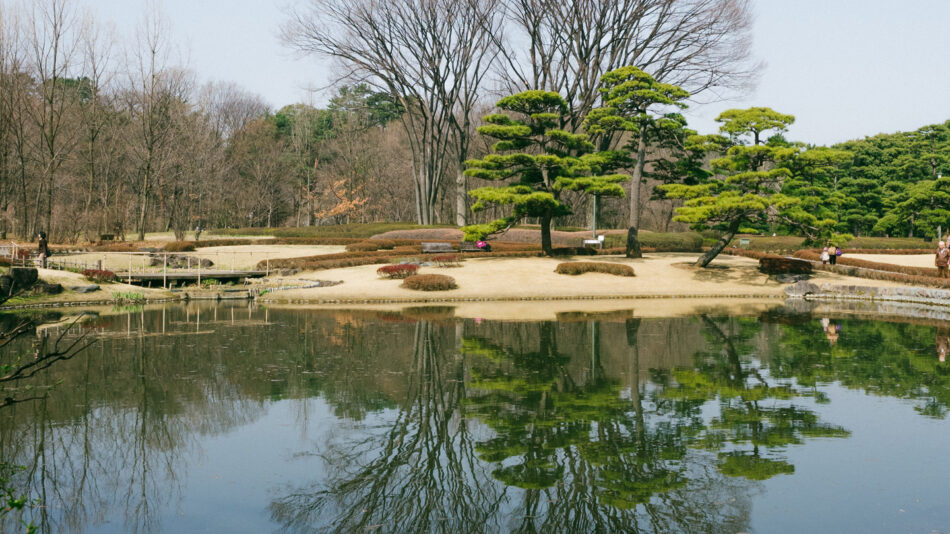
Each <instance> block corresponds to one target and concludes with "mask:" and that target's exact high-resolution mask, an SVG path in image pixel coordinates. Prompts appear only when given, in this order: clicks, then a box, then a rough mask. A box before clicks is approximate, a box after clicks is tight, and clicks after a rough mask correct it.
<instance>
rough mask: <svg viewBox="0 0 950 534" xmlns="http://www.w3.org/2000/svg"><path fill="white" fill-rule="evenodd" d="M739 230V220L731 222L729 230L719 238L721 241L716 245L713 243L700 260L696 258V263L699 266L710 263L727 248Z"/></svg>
mask: <svg viewBox="0 0 950 534" xmlns="http://www.w3.org/2000/svg"><path fill="white" fill-rule="evenodd" d="M738 231H739V221H734V222H732V223H730V224H729V230H727V231H726V233H725V234H724V235H723V236H722V237H721V238H720V239H719V241H717V242H716V244H715V245H713V247H712V248H711V249H709V250H708V251H707V252H706V253H705V254H703V255H702V256H700V257H699V259H698V260H696V263H695V265H696V266H698V267H705V266H707V265H709V263H710V262H711V261H713V259H715V258H716V256H718V255H719V253H720V252H722V249H724V248H726V246H727V245H728V244H729V242H730V241H732V238H733V237H735V236H736V232H738Z"/></svg>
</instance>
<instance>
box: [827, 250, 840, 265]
mask: <svg viewBox="0 0 950 534" xmlns="http://www.w3.org/2000/svg"><path fill="white" fill-rule="evenodd" d="M840 255H841V249H840V248H838V247H837V246H834V245H833V246H830V247H828V263H830V264H832V265H837V264H838V256H840Z"/></svg>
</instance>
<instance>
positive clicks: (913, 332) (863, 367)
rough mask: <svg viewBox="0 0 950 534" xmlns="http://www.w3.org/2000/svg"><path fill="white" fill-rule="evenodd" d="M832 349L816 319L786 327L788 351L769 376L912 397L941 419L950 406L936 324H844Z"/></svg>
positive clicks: (949, 378) (947, 366)
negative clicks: (938, 350) (938, 356)
mask: <svg viewBox="0 0 950 534" xmlns="http://www.w3.org/2000/svg"><path fill="white" fill-rule="evenodd" d="M841 326H842V328H841V333H840V335H839V337H838V341H837V342H836V343H835V344H834V345H833V346H829V345H828V343H827V342H826V341H825V340H824V336H823V334H822V333H821V326H820V325H818V324H817V322H816V321H812V322H809V323H806V324H802V325H790V326H782V329H781V343H782V346H783V347H784V350H782V351H781V352H779V353H777V354H776V355H775V356H773V358H772V361H771V367H770V368H771V372H772V374H773V376H776V377H780V378H795V380H796V381H797V382H798V383H799V384H801V385H804V386H809V387H813V388H815V389H816V394H818V395H820V393H817V385H819V384H821V383H830V382H835V381H838V382H840V383H841V384H842V385H844V386H845V387H849V388H853V389H860V390H862V391H866V392H869V393H873V394H875V395H884V396H891V397H897V398H906V399H914V400H915V401H917V405H916V407H915V408H916V409H917V411H918V412H920V413H921V414H923V415H926V416H929V417H937V418H943V417H945V416H946V414H947V410H948V407H950V362H940V361H939V359H938V358H937V356H936V350H935V344H936V341H935V337H936V334H935V330H936V329H935V328H934V327H933V326H926V325H916V324H906V323H891V322H884V321H844V322H842V323H841Z"/></svg>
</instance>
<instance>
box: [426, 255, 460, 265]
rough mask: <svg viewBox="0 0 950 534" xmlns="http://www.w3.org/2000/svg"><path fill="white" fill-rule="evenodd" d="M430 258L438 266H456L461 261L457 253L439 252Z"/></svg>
mask: <svg viewBox="0 0 950 534" xmlns="http://www.w3.org/2000/svg"><path fill="white" fill-rule="evenodd" d="M431 260H432V261H434V262H435V263H437V264H439V267H458V266H459V264H461V263H462V258H460V257H459V255H458V254H439V255H438V256H432V258H431Z"/></svg>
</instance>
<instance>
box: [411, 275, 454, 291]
mask: <svg viewBox="0 0 950 534" xmlns="http://www.w3.org/2000/svg"><path fill="white" fill-rule="evenodd" d="M400 287H404V288H406V289H414V290H416V291H448V290H450V289H458V284H456V283H455V279H454V278H452V277H451V276H445V275H444V274H417V275H413V276H410V277H409V278H406V279H405V280H403V282H402V285H401V286H400Z"/></svg>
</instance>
